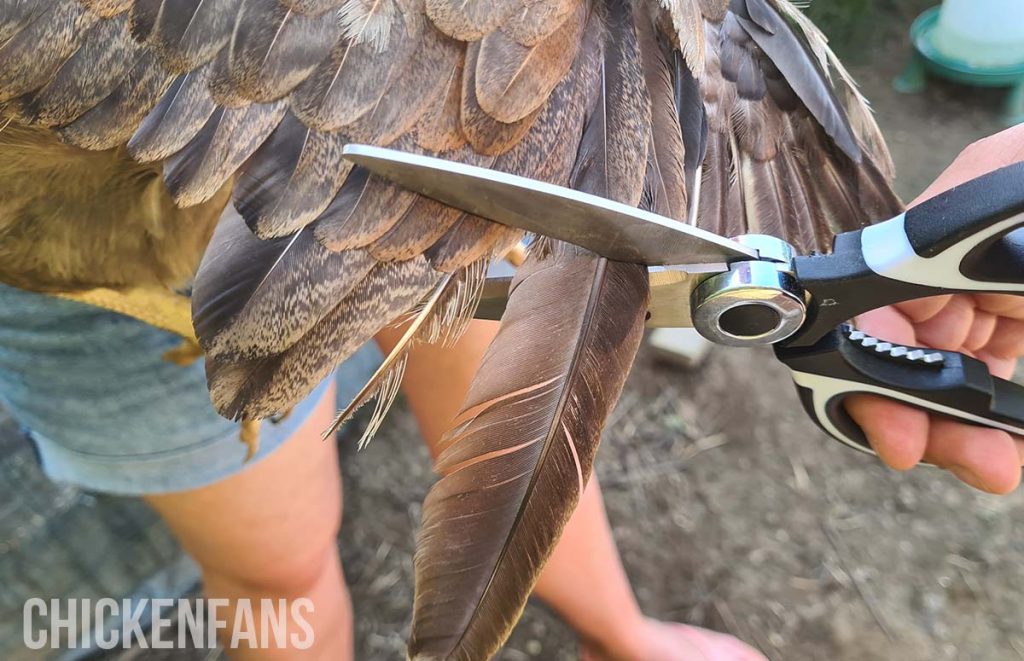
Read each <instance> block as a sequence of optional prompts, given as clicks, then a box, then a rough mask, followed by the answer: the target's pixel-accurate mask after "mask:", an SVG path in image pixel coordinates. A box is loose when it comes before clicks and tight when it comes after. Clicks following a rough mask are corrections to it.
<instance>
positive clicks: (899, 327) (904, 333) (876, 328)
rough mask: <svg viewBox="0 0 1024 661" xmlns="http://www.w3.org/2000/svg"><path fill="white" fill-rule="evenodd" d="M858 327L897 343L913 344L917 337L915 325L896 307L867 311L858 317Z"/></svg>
mask: <svg viewBox="0 0 1024 661" xmlns="http://www.w3.org/2000/svg"><path fill="white" fill-rule="evenodd" d="M857 328H858V329H860V330H862V331H864V332H865V333H867V334H869V335H873V336H874V337H877V338H880V339H883V340H886V341H889V342H894V343H896V344H910V345H913V344H914V343H915V342H916V341H917V338H916V337H915V335H914V325H913V324H912V323H910V320H909V319H907V317H906V316H905V315H904V314H903V313H901V312H900V311H899V310H897V309H896V308H894V307H884V308H879V309H877V310H872V311H871V312H865V313H864V314H862V315H860V316H859V317H857Z"/></svg>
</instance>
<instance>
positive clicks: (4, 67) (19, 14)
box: [0, 0, 101, 103]
mask: <svg viewBox="0 0 1024 661" xmlns="http://www.w3.org/2000/svg"><path fill="white" fill-rule="evenodd" d="M34 2H35V0H31V1H29V2H23V3H22V4H25V5H30V4H34ZM16 4H17V3H16ZM40 4H44V5H45V6H46V9H45V10H44V11H42V12H40V13H38V14H36V13H29V12H27V11H25V10H23V9H22V10H18V11H16V12H15V13H14V17H13V18H15V19H19V20H12V21H11V23H10V24H9V25H8V26H7V27H6V28H5V29H4V30H3V31H4V32H8V33H9V34H8V35H7V37H6V39H5V40H4V41H3V42H0V103H2V102H4V101H9V100H10V99H13V98H15V97H18V96H21V95H22V94H27V93H28V92H31V91H33V90H36V89H38V88H39V87H41V86H43V85H45V84H46V82H47V81H48V80H50V79H51V78H52V77H53V75H54V74H55V73H56V72H57V70H58V69H59V68H60V66H61V65H62V64H63V63H64V61H65V60H66V59H67V58H68V57H69V56H70V55H71V54H72V53H74V52H75V51H76V50H77V49H78V47H79V45H80V44H81V42H82V39H83V38H84V37H85V36H86V35H87V34H89V33H90V28H91V27H92V26H93V25H95V24H96V23H97V22H98V21H99V20H101V19H100V18H99V17H98V16H97V15H96V14H94V13H92V12H90V11H89V10H87V9H86V8H85V7H84V6H83V5H80V4H78V2H77V1H76V0H57V1H56V2H51V3H48V4H47V3H40ZM40 44H46V48H40V47H39V45H40Z"/></svg>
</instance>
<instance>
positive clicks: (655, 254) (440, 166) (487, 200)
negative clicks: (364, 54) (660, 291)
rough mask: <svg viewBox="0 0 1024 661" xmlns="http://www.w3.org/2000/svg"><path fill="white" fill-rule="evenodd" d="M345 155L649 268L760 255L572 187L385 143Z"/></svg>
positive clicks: (479, 209)
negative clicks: (387, 146)
mask: <svg viewBox="0 0 1024 661" xmlns="http://www.w3.org/2000/svg"><path fill="white" fill-rule="evenodd" d="M344 154H345V157H346V158H348V159H349V160H350V161H352V162H353V163H355V164H357V165H360V166H362V167H364V168H366V169H368V170H370V171H371V172H373V173H375V174H377V175H379V176H381V177H384V178H385V179H388V180H390V181H392V182H394V183H396V184H398V185H399V186H403V187H404V188H408V189H409V190H412V191H415V192H417V193H420V194H421V195H425V196H427V197H430V198H433V199H435V200H437V201H439V202H443V203H444V204H447V205H449V206H453V207H455V208H457V209H462V210H463V211H467V212H469V213H472V214H475V215H477V216H481V217H483V218H488V219H490V220H493V221H495V222H499V223H501V224H503V225H509V226H512V227H517V228H519V229H523V230H526V231H528V232H534V233H536V234H540V235H543V236H548V237H551V238H554V239H558V240H560V241H565V242H567V243H572V244H575V245H578V246H582V247H584V248H587V249H588V250H592V251H594V252H595V253H597V254H598V255H601V256H603V257H607V258H608V259H614V260H616V261H620V262H634V263H638V264H648V265H668V264H705V265H709V264H722V265H724V264H727V263H729V262H732V261H736V260H741V259H742V260H746V259H757V251H755V250H753V249H751V248H746V247H744V246H742V245H740V244H738V243H736V242H735V241H731V240H729V239H726V238H724V237H721V236H718V235H717V234H712V233H711V232H706V231H704V230H700V229H697V228H696V227H691V226H690V225H686V224H684V223H680V222H679V221H676V220H673V219H671V218H666V217H664V216H659V215H658V214H654V213H650V212H647V211H642V210H640V209H635V208H633V207H630V206H628V205H625V204H620V203H618V202H613V201H611V200H607V199H605V198H603V197H598V196H596V195H588V194H586V193H581V192H579V191H575V190H572V189H570V188H564V187H562V186H554V185H552V184H548V183H544V182H541V181H536V180H533V179H527V178H525V177H518V176H515V175H511V174H506V173H504V172H498V171H495V170H488V169H486V168H478V167H474V166H471V165H465V164H463V163H456V162H453V161H446V160H442V159H438V158H431V157H429V156H420V155H417V154H408V153H405V152H400V151H395V150H392V149H383V148H380V147H369V146H365V145H348V146H346V147H345V151H344ZM722 270H725V268H724V266H723V268H722Z"/></svg>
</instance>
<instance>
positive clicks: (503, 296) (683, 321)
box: [476, 267, 713, 328]
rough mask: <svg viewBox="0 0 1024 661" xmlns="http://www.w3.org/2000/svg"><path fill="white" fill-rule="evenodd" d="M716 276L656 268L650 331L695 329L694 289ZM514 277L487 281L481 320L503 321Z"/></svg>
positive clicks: (478, 314)
mask: <svg viewBox="0 0 1024 661" xmlns="http://www.w3.org/2000/svg"><path fill="white" fill-rule="evenodd" d="M711 275H713V274H712V273H692V272H689V271H682V270H677V269H674V268H673V269H665V268H659V267H654V268H652V269H651V271H650V283H651V301H650V305H649V307H648V310H649V311H650V317H649V318H648V319H647V327H648V328H692V327H693V318H692V316H691V314H690V297H691V295H692V294H693V290H694V289H695V288H696V287H697V285H699V284H700V283H701V282H703V281H704V279H705V278H708V277H710V276H711ZM511 284H512V278H511V276H505V277H491V278H487V282H485V283H484V292H483V297H482V298H481V300H480V307H478V308H477V311H476V318H477V319H494V320H498V319H501V315H502V314H504V313H505V305H506V303H508V290H509V286H510V285H511Z"/></svg>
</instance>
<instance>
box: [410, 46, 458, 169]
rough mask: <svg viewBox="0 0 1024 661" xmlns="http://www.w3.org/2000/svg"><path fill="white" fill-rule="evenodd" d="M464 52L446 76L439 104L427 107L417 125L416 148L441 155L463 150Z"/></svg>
mask: <svg viewBox="0 0 1024 661" xmlns="http://www.w3.org/2000/svg"><path fill="white" fill-rule="evenodd" d="M465 57H466V56H465V51H464V50H460V51H459V54H458V57H457V58H456V62H455V66H454V67H453V68H452V71H451V73H450V74H449V75H448V81H447V82H446V83H445V91H444V94H443V96H442V97H441V98H443V99H444V100H443V101H442V102H441V103H435V104H433V105H432V106H430V107H428V108H427V110H426V112H424V113H423V115H422V116H421V117H420V119H419V122H418V123H417V124H416V131H415V133H416V144H417V145H419V147H420V148H422V149H424V150H426V151H428V152H433V153H435V154H443V153H445V152H449V151H455V150H457V149H462V148H463V147H465V146H466V137H465V136H464V135H463V134H462V119H461V116H460V112H461V110H462V74H463V69H464V61H465Z"/></svg>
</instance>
